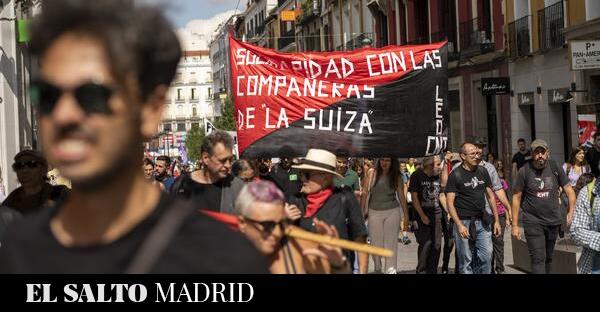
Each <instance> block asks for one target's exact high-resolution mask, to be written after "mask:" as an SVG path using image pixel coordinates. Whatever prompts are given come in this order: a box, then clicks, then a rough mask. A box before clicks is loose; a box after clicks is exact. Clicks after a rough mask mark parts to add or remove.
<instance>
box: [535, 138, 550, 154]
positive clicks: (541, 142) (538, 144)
mask: <svg viewBox="0 0 600 312" xmlns="http://www.w3.org/2000/svg"><path fill="white" fill-rule="evenodd" d="M540 147H541V148H543V149H544V150H546V151H547V150H548V143H546V141H544V140H542V139H537V140H535V141H533V142H531V150H532V151H535V150H536V149H538V148H540Z"/></svg>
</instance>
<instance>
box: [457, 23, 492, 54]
mask: <svg viewBox="0 0 600 312" xmlns="http://www.w3.org/2000/svg"><path fill="white" fill-rule="evenodd" d="M459 32H460V49H461V50H466V49H469V48H472V47H475V46H477V47H479V46H481V45H482V44H489V43H492V31H491V29H490V25H488V24H487V23H486V21H485V20H484V19H480V18H479V17H476V18H474V19H472V20H469V21H466V22H462V23H460V24H459Z"/></svg>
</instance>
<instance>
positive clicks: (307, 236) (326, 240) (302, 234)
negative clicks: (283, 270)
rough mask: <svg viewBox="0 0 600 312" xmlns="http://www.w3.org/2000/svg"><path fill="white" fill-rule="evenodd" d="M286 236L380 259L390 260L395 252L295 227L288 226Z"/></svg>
mask: <svg viewBox="0 0 600 312" xmlns="http://www.w3.org/2000/svg"><path fill="white" fill-rule="evenodd" d="M285 234H286V235H288V236H291V237H294V238H299V239H304V240H308V241H312V242H315V243H321V244H327V245H331V246H335V247H340V248H343V249H348V250H353V251H358V252H364V253H368V254H372V255H375V256H380V257H386V258H389V257H391V256H392V255H393V254H394V252H393V251H391V250H389V249H385V248H380V247H374V246H371V245H368V244H360V243H356V242H353V241H349V240H345V239H340V238H334V237H331V236H326V235H321V234H316V233H311V232H308V231H305V230H302V229H300V228H298V227H295V226H289V225H288V226H286V229H285Z"/></svg>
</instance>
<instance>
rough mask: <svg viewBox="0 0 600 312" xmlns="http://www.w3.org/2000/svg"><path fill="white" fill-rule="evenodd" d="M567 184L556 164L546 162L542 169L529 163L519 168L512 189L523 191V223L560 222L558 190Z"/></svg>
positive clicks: (567, 181)
mask: <svg viewBox="0 0 600 312" xmlns="http://www.w3.org/2000/svg"><path fill="white" fill-rule="evenodd" d="M551 161H552V160H549V162H551ZM553 169H554V170H553ZM559 184H560V185H559ZM567 184H569V178H567V176H566V175H565V172H564V171H563V170H562V169H560V168H559V167H558V166H556V164H554V165H550V163H548V165H547V166H546V168H544V169H543V170H537V169H535V168H534V167H533V165H532V164H531V163H529V164H528V165H526V166H524V167H523V168H521V169H520V170H519V173H518V174H517V180H516V182H515V186H514V189H515V192H523V195H522V197H521V198H522V201H523V204H522V207H523V223H535V224H542V225H559V224H561V223H562V221H561V219H562V218H561V211H560V209H561V206H560V205H559V203H558V190H559V187H560V186H565V185H567Z"/></svg>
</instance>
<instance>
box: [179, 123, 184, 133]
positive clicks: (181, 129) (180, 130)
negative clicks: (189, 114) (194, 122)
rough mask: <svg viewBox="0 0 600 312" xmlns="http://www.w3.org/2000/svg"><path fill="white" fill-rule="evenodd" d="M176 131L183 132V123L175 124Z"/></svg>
mask: <svg viewBox="0 0 600 312" xmlns="http://www.w3.org/2000/svg"><path fill="white" fill-rule="evenodd" d="M177 131H178V132H182V131H185V123H183V122H179V123H177Z"/></svg>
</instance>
